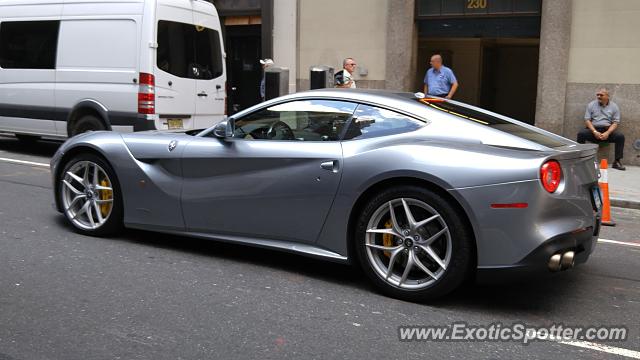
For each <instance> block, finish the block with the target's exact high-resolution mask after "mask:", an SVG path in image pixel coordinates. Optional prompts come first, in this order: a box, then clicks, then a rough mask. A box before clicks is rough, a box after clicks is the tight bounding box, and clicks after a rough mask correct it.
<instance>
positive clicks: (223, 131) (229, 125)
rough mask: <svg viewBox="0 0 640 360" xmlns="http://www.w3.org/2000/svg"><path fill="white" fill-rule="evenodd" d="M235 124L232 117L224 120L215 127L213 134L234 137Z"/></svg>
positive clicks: (220, 136)
mask: <svg viewBox="0 0 640 360" xmlns="http://www.w3.org/2000/svg"><path fill="white" fill-rule="evenodd" d="M233 125H234V122H233V120H232V119H228V120H227V121H222V122H220V123H218V124H217V125H216V126H215V127H214V128H213V135H214V136H215V137H217V138H219V139H225V138H230V137H233Z"/></svg>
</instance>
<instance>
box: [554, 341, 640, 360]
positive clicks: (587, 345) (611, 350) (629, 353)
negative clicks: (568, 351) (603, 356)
mask: <svg viewBox="0 0 640 360" xmlns="http://www.w3.org/2000/svg"><path fill="white" fill-rule="evenodd" d="M558 342H559V343H560V344H565V345H571V346H576V347H580V348H584V349H590V350H595V351H600V352H605V353H608V354H614V355H620V356H624V357H628V358H631V359H640V351H635V350H629V349H624V348H619V347H615V346H609V345H602V344H596V343H592V342H588V341H578V340H575V341H573V340H571V341H562V340H561V341H558Z"/></svg>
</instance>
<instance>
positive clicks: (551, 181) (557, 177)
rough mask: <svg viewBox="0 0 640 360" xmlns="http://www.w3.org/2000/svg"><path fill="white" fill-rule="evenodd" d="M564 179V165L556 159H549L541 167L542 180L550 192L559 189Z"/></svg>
mask: <svg viewBox="0 0 640 360" xmlns="http://www.w3.org/2000/svg"><path fill="white" fill-rule="evenodd" d="M561 180H562V167H561V166H560V163H559V162H557V161H555V160H549V161H547V162H546V163H544V164H542V166H541V167H540V182H542V186H543V187H544V189H545V190H547V191H548V192H550V193H553V192H555V191H556V190H558V187H559V186H560V181H561Z"/></svg>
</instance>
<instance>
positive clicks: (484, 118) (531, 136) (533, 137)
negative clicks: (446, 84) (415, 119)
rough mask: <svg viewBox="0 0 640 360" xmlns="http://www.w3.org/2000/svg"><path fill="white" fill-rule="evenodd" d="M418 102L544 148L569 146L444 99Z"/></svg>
mask: <svg viewBox="0 0 640 360" xmlns="http://www.w3.org/2000/svg"><path fill="white" fill-rule="evenodd" d="M418 101H420V102H421V103H422V104H425V105H427V106H429V107H431V108H433V109H436V110H439V111H442V112H446V113H448V114H451V115H454V116H457V117H459V118H461V119H465V120H468V121H473V122H475V123H477V124H481V125H484V126H488V127H491V128H493V129H496V130H500V131H502V132H506V133H508V134H510V135H514V136H517V137H519V138H522V139H525V140H529V141H531V142H534V143H536V144H539V145H542V146H546V147H551V148H557V147H562V146H566V145H568V143H567V142H563V141H562V139H561V138H560V137H555V136H551V135H548V134H545V133H543V132H539V131H536V130H534V129H531V128H529V127H528V126H526V125H524V124H522V123H519V122H517V121H508V120H505V119H503V118H500V117H497V116H495V115H492V114H490V113H485V112H480V111H477V110H474V109H472V108H470V107H466V106H462V105H458V104H454V103H452V102H449V101H447V100H444V99H431V98H425V99H419V100H418Z"/></svg>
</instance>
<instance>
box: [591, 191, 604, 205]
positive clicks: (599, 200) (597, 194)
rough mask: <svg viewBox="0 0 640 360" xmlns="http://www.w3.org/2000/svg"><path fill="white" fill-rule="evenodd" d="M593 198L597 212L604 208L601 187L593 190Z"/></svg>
mask: <svg viewBox="0 0 640 360" xmlns="http://www.w3.org/2000/svg"><path fill="white" fill-rule="evenodd" d="M591 196H592V197H593V203H594V204H595V205H596V210H600V209H601V208H602V195H601V194H600V187H599V186H595V187H593V188H592V189H591Z"/></svg>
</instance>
